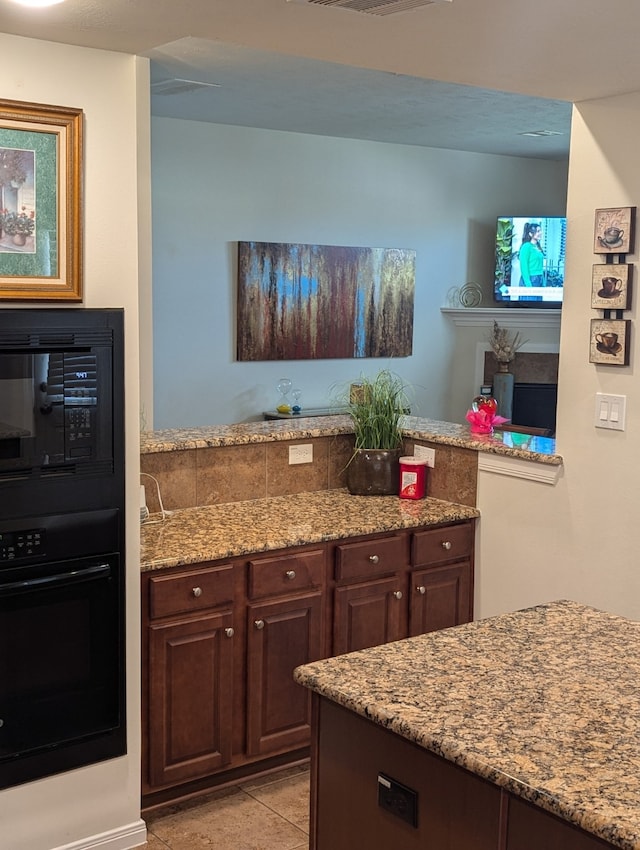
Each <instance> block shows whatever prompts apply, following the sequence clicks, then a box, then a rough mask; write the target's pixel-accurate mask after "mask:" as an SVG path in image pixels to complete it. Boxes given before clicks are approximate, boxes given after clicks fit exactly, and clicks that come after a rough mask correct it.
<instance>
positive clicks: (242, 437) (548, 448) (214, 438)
mask: <svg viewBox="0 0 640 850" xmlns="http://www.w3.org/2000/svg"><path fill="white" fill-rule="evenodd" d="M352 433H353V425H352V423H351V418H350V417H349V416H348V415H344V414H336V415H330V416H307V417H305V416H301V417H300V419H296V420H291V419H285V420H270V421H265V422H243V423H238V424H235V425H211V426H202V427H195V428H178V429H165V430H159V431H143V432H142V433H141V435H140V452H141V454H153V453H156V452H171V451H185V450H187V449H201V448H216V447H222V446H237V445H250V444H255V443H272V442H277V441H284V440H308V439H312V438H313V437H332V436H337V435H340V434H352ZM403 434H404V436H405V437H407V438H409V439H414V440H424V441H428V442H431V443H437V444H440V445H448V446H457V447H459V448H463V449H469V450H470V451H476V452H489V453H491V454H498V455H503V456H506V457H515V458H519V459H521V460H527V461H532V462H537V463H545V464H550V465H554V466H560V465H562V463H563V459H562V457H561V455H558V454H556V442H555V439H553V438H551V437H535V436H531V435H527V434H516V433H512V432H502V431H500V432H496V433H494V434H472V433H471V432H470V430H469V427H468V425H457V424H455V423H451V422H440V421H438V420H434V419H424V418H421V417H417V416H405V417H404V418H403ZM509 443H512V444H513V445H510V444H509ZM516 444H517V445H516Z"/></svg>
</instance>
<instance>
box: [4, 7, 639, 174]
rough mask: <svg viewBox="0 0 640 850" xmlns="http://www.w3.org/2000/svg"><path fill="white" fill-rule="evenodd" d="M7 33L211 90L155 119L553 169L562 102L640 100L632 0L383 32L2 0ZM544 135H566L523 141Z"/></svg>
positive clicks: (486, 11) (450, 12)
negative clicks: (464, 153)
mask: <svg viewBox="0 0 640 850" xmlns="http://www.w3.org/2000/svg"><path fill="white" fill-rule="evenodd" d="M0 27H1V28H2V31H3V32H5V33H9V34H14V35H23V36H28V37H32V38H41V39H46V40H50V41H59V42H65V43H68V44H77V45H82V46H85V47H96V48H102V49H107V50H117V51H121V52H127V53H137V54H140V55H145V56H149V57H150V58H151V59H152V60H153V61H152V73H153V79H154V80H165V79H169V78H173V77H181V78H187V79H193V80H199V81H205V82H210V83H216V84H217V85H218V86H219V87H217V88H209V89H207V90H198V91H195V92H191V93H185V94H182V95H164V96H161V95H154V96H153V104H152V109H153V112H154V113H155V114H158V115H174V116H176V117H186V118H190V119H193V120H205V121H215V122H216V123H231V124H240V125H244V126H255V127H265V128H269V129H283V130H292V131H297V132H304V133H317V134H322V135H332V136H345V137H350V138H362V139H371V140H378V141H388V142H400V143H407V144H417V145H428V146H436V147H451V148H456V149H461V150H477V151H481V152H491V153H507V154H522V155H525V156H536V157H544V158H549V157H550V158H562V157H564V156H566V153H567V149H568V133H569V121H570V106H569V103H570V102H571V101H580V100H585V99H591V98H595V97H603V96H611V95H615V94H622V93H625V92H629V91H637V90H640V62H638V61H637V58H636V56H637V41H638V36H639V35H640V3H639V2H637V0H607V2H606V3H604V4H603V3H601V2H600V0H535V3H534V2H532V0H453V2H450V3H442V4H441V5H429V6H426V7H423V8H418V9H414V10H412V11H410V12H405V13H401V14H395V15H387V16H384V17H379V16H375V15H370V14H365V13H362V12H353V11H348V10H344V9H337V8H331V7H326V6H317V5H307V4H304V3H300V2H288V0H187V2H175V0H66V2H65V3H62V4H60V5H57V6H52V7H50V8H48V9H39V10H29V9H25V8H22V7H20V6H18V5H16V4H15V3H13V2H12V0H0ZM0 62H1V60H0ZM540 130H549V131H555V132H558V133H561V134H562V135H558V136H555V135H553V136H542V137H537V138H535V137H534V138H532V137H528V136H522V135H521V134H522V133H526V132H530V131H540Z"/></svg>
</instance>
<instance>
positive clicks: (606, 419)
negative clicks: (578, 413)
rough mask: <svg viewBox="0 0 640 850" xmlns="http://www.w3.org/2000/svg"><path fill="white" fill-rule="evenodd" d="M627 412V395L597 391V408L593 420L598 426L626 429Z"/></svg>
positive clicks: (615, 429)
mask: <svg viewBox="0 0 640 850" xmlns="http://www.w3.org/2000/svg"><path fill="white" fill-rule="evenodd" d="M626 413H627V397H626V395H611V394H610V393H596V409H595V414H594V422H593V424H594V425H595V427H596V428H607V429H609V430H612V431H624V423H625V418H626Z"/></svg>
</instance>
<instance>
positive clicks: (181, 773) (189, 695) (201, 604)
mask: <svg viewBox="0 0 640 850" xmlns="http://www.w3.org/2000/svg"><path fill="white" fill-rule="evenodd" d="M146 591H147V592H146V599H147V603H148V618H149V625H148V630H147V634H146V642H145V646H146V655H147V663H146V671H147V674H148V686H147V689H146V691H144V692H143V706H144V707H145V708H146V717H147V725H146V728H145V733H146V734H145V735H144V741H143V743H144V750H145V755H146V759H147V763H148V770H147V776H148V781H149V785H151V786H158V785H166V784H173V783H178V782H183V781H185V780H190V779H194V778H197V777H202V776H207V775H209V774H211V773H212V772H214V771H216V770H219V769H220V768H221V767H223V766H224V765H226V764H228V763H229V762H230V761H231V742H232V709H233V688H232V687H231V682H232V681H233V639H234V628H233V613H232V607H233V599H234V580H233V567H232V566H231V565H229V564H223V565H218V566H211V568H210V569H202V570H195V571H188V572H184V571H183V572H180V573H178V574H169V575H157V576H150V577H147V585H146Z"/></svg>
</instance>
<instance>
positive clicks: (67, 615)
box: [0, 555, 122, 764]
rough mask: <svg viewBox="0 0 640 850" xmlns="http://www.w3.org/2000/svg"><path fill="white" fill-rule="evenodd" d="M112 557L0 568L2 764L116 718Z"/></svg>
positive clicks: (108, 725)
mask: <svg viewBox="0 0 640 850" xmlns="http://www.w3.org/2000/svg"><path fill="white" fill-rule="evenodd" d="M119 599H120V574H119V563H118V557H117V555H109V556H107V557H97V558H96V557H94V558H86V559H77V560H72V561H64V562H58V563H55V564H45V565H38V566H29V567H16V568H9V569H0V764H1V763H2V762H3V761H4V760H9V759H12V760H13V759H16V758H18V757H20V756H23V755H31V754H33V753H34V752H35V751H37V750H39V749H43V748H51V747H56V746H64V745H65V744H67V743H69V742H77V741H79V740H81V739H83V738H91V737H92V736H96V735H100V734H104V733H105V732H108V731H109V730H112V729H114V728H116V727H117V726H118V725H119V724H120V722H121V717H120V712H121V701H120V698H119V693H120V690H121V689H120V674H121V670H120V661H119V659H120V657H121V656H120V645H121V640H122V636H121V631H122V630H121V623H120V616H119V609H120V605H119Z"/></svg>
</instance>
